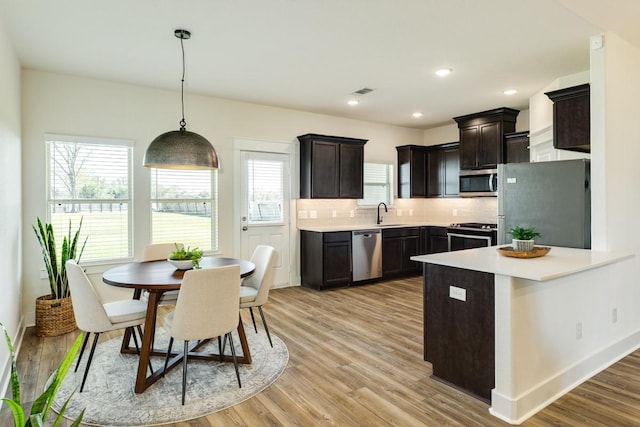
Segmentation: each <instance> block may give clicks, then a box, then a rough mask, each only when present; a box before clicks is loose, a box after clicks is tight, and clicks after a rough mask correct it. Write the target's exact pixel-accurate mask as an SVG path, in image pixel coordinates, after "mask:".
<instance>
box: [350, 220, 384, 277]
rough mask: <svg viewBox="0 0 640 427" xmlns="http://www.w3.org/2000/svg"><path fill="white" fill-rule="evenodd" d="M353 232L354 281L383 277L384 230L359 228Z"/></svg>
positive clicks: (352, 258)
mask: <svg viewBox="0 0 640 427" xmlns="http://www.w3.org/2000/svg"><path fill="white" fill-rule="evenodd" d="M351 233H352V236H351V261H352V262H351V265H352V270H353V281H354V282H358V281H362V280H369V279H375V278H378V277H382V232H381V231H380V230H357V231H352V232H351Z"/></svg>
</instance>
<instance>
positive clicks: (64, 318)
mask: <svg viewBox="0 0 640 427" xmlns="http://www.w3.org/2000/svg"><path fill="white" fill-rule="evenodd" d="M32 227H33V231H34V233H35V234H36V237H37V238H38V243H40V247H41V248H42V257H43V259H44V265H45V269H46V270H47V276H48V278H49V288H50V290H51V293H50V294H48V295H43V296H41V297H38V298H37V299H36V335H37V336H39V337H46V336H56V335H62V334H66V333H67V332H71V331H73V330H75V329H76V327H77V326H76V320H75V317H74V316H73V305H72V304H71V291H70V290H69V281H68V280H67V269H66V266H65V264H66V262H67V260H70V259H74V260H76V262H80V258H81V257H82V253H83V252H84V247H85V245H86V244H87V238H85V240H84V243H82V247H79V244H80V242H79V237H80V229H81V228H82V219H80V224H79V225H78V228H77V230H76V231H75V232H72V231H71V220H69V231H68V235H67V236H64V238H63V240H62V246H61V247H60V248H58V246H57V245H56V239H55V236H54V233H53V225H52V224H49V223H43V222H42V221H41V220H40V218H38V219H37V224H36V225H33V226H32ZM58 250H59V252H58Z"/></svg>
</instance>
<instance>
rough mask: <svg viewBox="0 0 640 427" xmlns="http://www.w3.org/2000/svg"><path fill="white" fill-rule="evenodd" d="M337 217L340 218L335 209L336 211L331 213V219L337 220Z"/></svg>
mask: <svg viewBox="0 0 640 427" xmlns="http://www.w3.org/2000/svg"><path fill="white" fill-rule="evenodd" d="M337 216H338V212H336V210H335V209H334V210H332V211H331V218H335V217H337Z"/></svg>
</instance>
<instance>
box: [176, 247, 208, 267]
mask: <svg viewBox="0 0 640 427" xmlns="http://www.w3.org/2000/svg"><path fill="white" fill-rule="evenodd" d="M175 246H176V250H175V251H173V252H171V254H170V255H169V260H168V261H169V262H170V263H171V264H173V266H174V267H175V268H177V269H179V270H189V269H191V268H200V260H201V259H202V251H201V250H199V249H198V248H193V249H191V248H190V247H187V249H186V250H185V249H184V248H181V247H179V246H178V245H177V244H176V245H175Z"/></svg>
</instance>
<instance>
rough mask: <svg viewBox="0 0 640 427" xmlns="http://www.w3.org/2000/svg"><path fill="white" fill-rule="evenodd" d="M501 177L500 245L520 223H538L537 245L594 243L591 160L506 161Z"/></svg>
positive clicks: (586, 244)
mask: <svg viewBox="0 0 640 427" xmlns="http://www.w3.org/2000/svg"><path fill="white" fill-rule="evenodd" d="M498 180H499V181H498V244H508V243H510V242H511V235H510V234H508V232H509V230H511V229H512V228H513V227H515V226H520V227H526V228H528V227H535V228H536V231H538V232H539V233H540V234H541V236H540V237H536V239H535V240H536V245H548V246H565V247H570V248H586V249H590V248H591V185H590V163H589V160H587V159H579V160H560V161H553V162H537V163H507V164H502V165H498Z"/></svg>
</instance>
